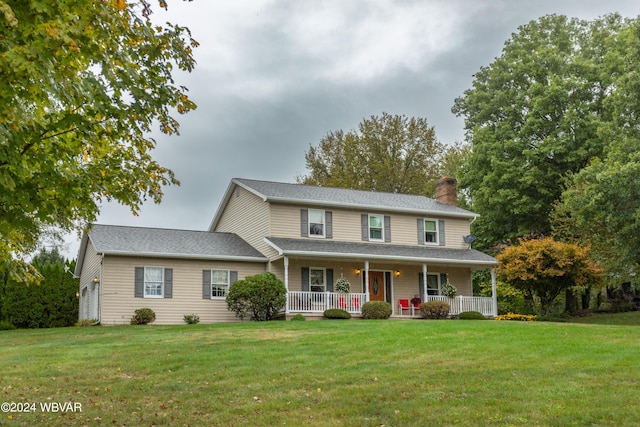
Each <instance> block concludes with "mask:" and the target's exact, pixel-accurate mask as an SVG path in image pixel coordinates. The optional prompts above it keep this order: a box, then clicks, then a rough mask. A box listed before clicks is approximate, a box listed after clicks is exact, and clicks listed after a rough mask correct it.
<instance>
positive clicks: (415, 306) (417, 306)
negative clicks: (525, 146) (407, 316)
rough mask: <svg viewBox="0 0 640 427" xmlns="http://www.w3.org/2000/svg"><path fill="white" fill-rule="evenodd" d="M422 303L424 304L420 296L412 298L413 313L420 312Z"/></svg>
mask: <svg viewBox="0 0 640 427" xmlns="http://www.w3.org/2000/svg"><path fill="white" fill-rule="evenodd" d="M420 304H422V300H421V299H420V298H419V297H413V298H411V306H412V308H413V313H414V314H415V313H416V312H418V313H419V312H420Z"/></svg>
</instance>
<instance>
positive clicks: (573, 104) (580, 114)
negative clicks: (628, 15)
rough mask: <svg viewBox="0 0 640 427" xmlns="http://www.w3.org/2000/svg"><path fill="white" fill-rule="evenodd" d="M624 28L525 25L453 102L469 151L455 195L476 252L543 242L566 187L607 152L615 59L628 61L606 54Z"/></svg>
mask: <svg viewBox="0 0 640 427" xmlns="http://www.w3.org/2000/svg"><path fill="white" fill-rule="evenodd" d="M630 22H631V21H629V20H627V21H625V20H623V19H622V18H621V17H620V16H619V15H608V16H605V17H603V18H601V19H597V20H594V21H591V22H587V21H581V20H577V19H568V18H566V17H564V16H555V15H553V16H545V17H543V18H540V19H539V20H538V21H532V22H530V23H528V24H526V25H524V26H522V27H520V28H519V29H518V31H517V33H514V34H513V35H512V37H511V39H510V40H508V41H507V42H506V43H505V46H504V48H503V51H502V55H501V56H500V57H498V58H496V60H495V61H494V62H493V63H492V64H490V65H489V66H486V67H482V68H481V69H480V71H479V72H478V73H476V74H475V76H474V77H475V79H474V82H473V87H472V88H471V89H469V90H467V91H465V93H464V95H463V96H462V97H459V98H457V99H456V100H455V104H454V107H453V112H454V113H456V114H457V115H460V116H463V117H464V118H465V130H466V135H467V139H468V141H469V142H470V143H471V146H472V147H471V155H470V156H469V157H468V161H467V164H466V167H465V172H466V173H465V175H464V176H461V177H460V178H461V179H460V186H461V187H466V188H468V190H469V191H470V195H471V198H472V200H473V209H474V210H475V211H476V212H478V213H480V214H481V215H482V216H481V217H480V218H479V219H478V221H477V222H476V224H475V227H476V228H475V231H476V233H477V234H478V237H479V241H480V242H481V243H484V244H485V246H492V245H493V244H495V243H497V242H500V241H504V240H506V239H513V238H515V237H517V236H523V235H527V234H529V233H530V232H537V233H545V234H547V233H548V232H549V231H550V229H551V226H550V221H549V214H550V212H551V210H552V206H553V204H554V203H555V202H556V201H557V200H558V199H559V198H560V195H561V193H562V191H563V189H564V185H565V179H566V177H567V176H568V175H569V174H570V173H572V172H578V171H580V170H581V169H582V168H584V167H585V166H586V165H587V164H588V163H589V161H590V160H591V159H592V158H594V157H596V158H597V157H600V156H602V155H603V153H604V152H605V151H606V150H607V145H608V142H609V141H608V138H609V137H610V136H611V135H612V134H614V133H615V132H617V129H618V125H616V124H615V122H614V121H613V119H615V115H616V114H617V113H616V109H615V107H614V106H613V105H612V104H611V103H610V101H611V95H612V93H613V92H615V88H616V87H617V85H618V84H619V82H620V78H621V75H620V72H621V71H623V70H622V69H621V68H620V67H621V66H622V64H623V63H624V60H622V61H621V60H620V59H624V58H626V59H627V61H628V60H629V59H630V58H629V57H628V56H625V55H626V53H624V52H623V53H620V52H613V51H612V47H613V46H615V45H616V44H617V43H618V42H619V39H618V37H619V35H620V34H621V31H622V30H624V29H625V28H627V27H628V26H629V24H630ZM628 36H629V37H631V35H630V34H628ZM614 64H615V65H614ZM616 67H618V69H617V70H616V69H615V68H616ZM635 81H636V82H637V78H636V79H635ZM633 111H634V112H636V113H638V112H639V111H638V110H637V109H634V110H633ZM605 131H606V132H605Z"/></svg>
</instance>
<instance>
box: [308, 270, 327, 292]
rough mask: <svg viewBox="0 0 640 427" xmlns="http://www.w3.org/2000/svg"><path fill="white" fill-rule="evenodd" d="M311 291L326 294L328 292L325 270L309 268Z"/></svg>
mask: <svg viewBox="0 0 640 427" xmlns="http://www.w3.org/2000/svg"><path fill="white" fill-rule="evenodd" d="M309 290H310V291H311V292H325V291H326V290H327V281H326V270H325V269H324V268H313V267H311V268H309Z"/></svg>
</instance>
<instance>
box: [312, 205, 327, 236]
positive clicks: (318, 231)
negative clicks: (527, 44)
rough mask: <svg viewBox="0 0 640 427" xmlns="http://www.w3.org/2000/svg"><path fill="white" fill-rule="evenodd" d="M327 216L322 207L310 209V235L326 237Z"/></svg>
mask: <svg viewBox="0 0 640 427" xmlns="http://www.w3.org/2000/svg"><path fill="white" fill-rule="evenodd" d="M324 222H325V216H324V211H323V210H320V209H309V236H312V237H325V232H324V231H325V224H324Z"/></svg>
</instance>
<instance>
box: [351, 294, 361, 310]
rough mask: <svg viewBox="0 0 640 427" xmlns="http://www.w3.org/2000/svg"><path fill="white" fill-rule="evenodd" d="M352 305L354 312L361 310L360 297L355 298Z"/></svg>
mask: <svg viewBox="0 0 640 427" xmlns="http://www.w3.org/2000/svg"><path fill="white" fill-rule="evenodd" d="M351 304H352V305H353V309H354V310H360V299H359V298H358V297H353V298H352V299H351Z"/></svg>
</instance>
